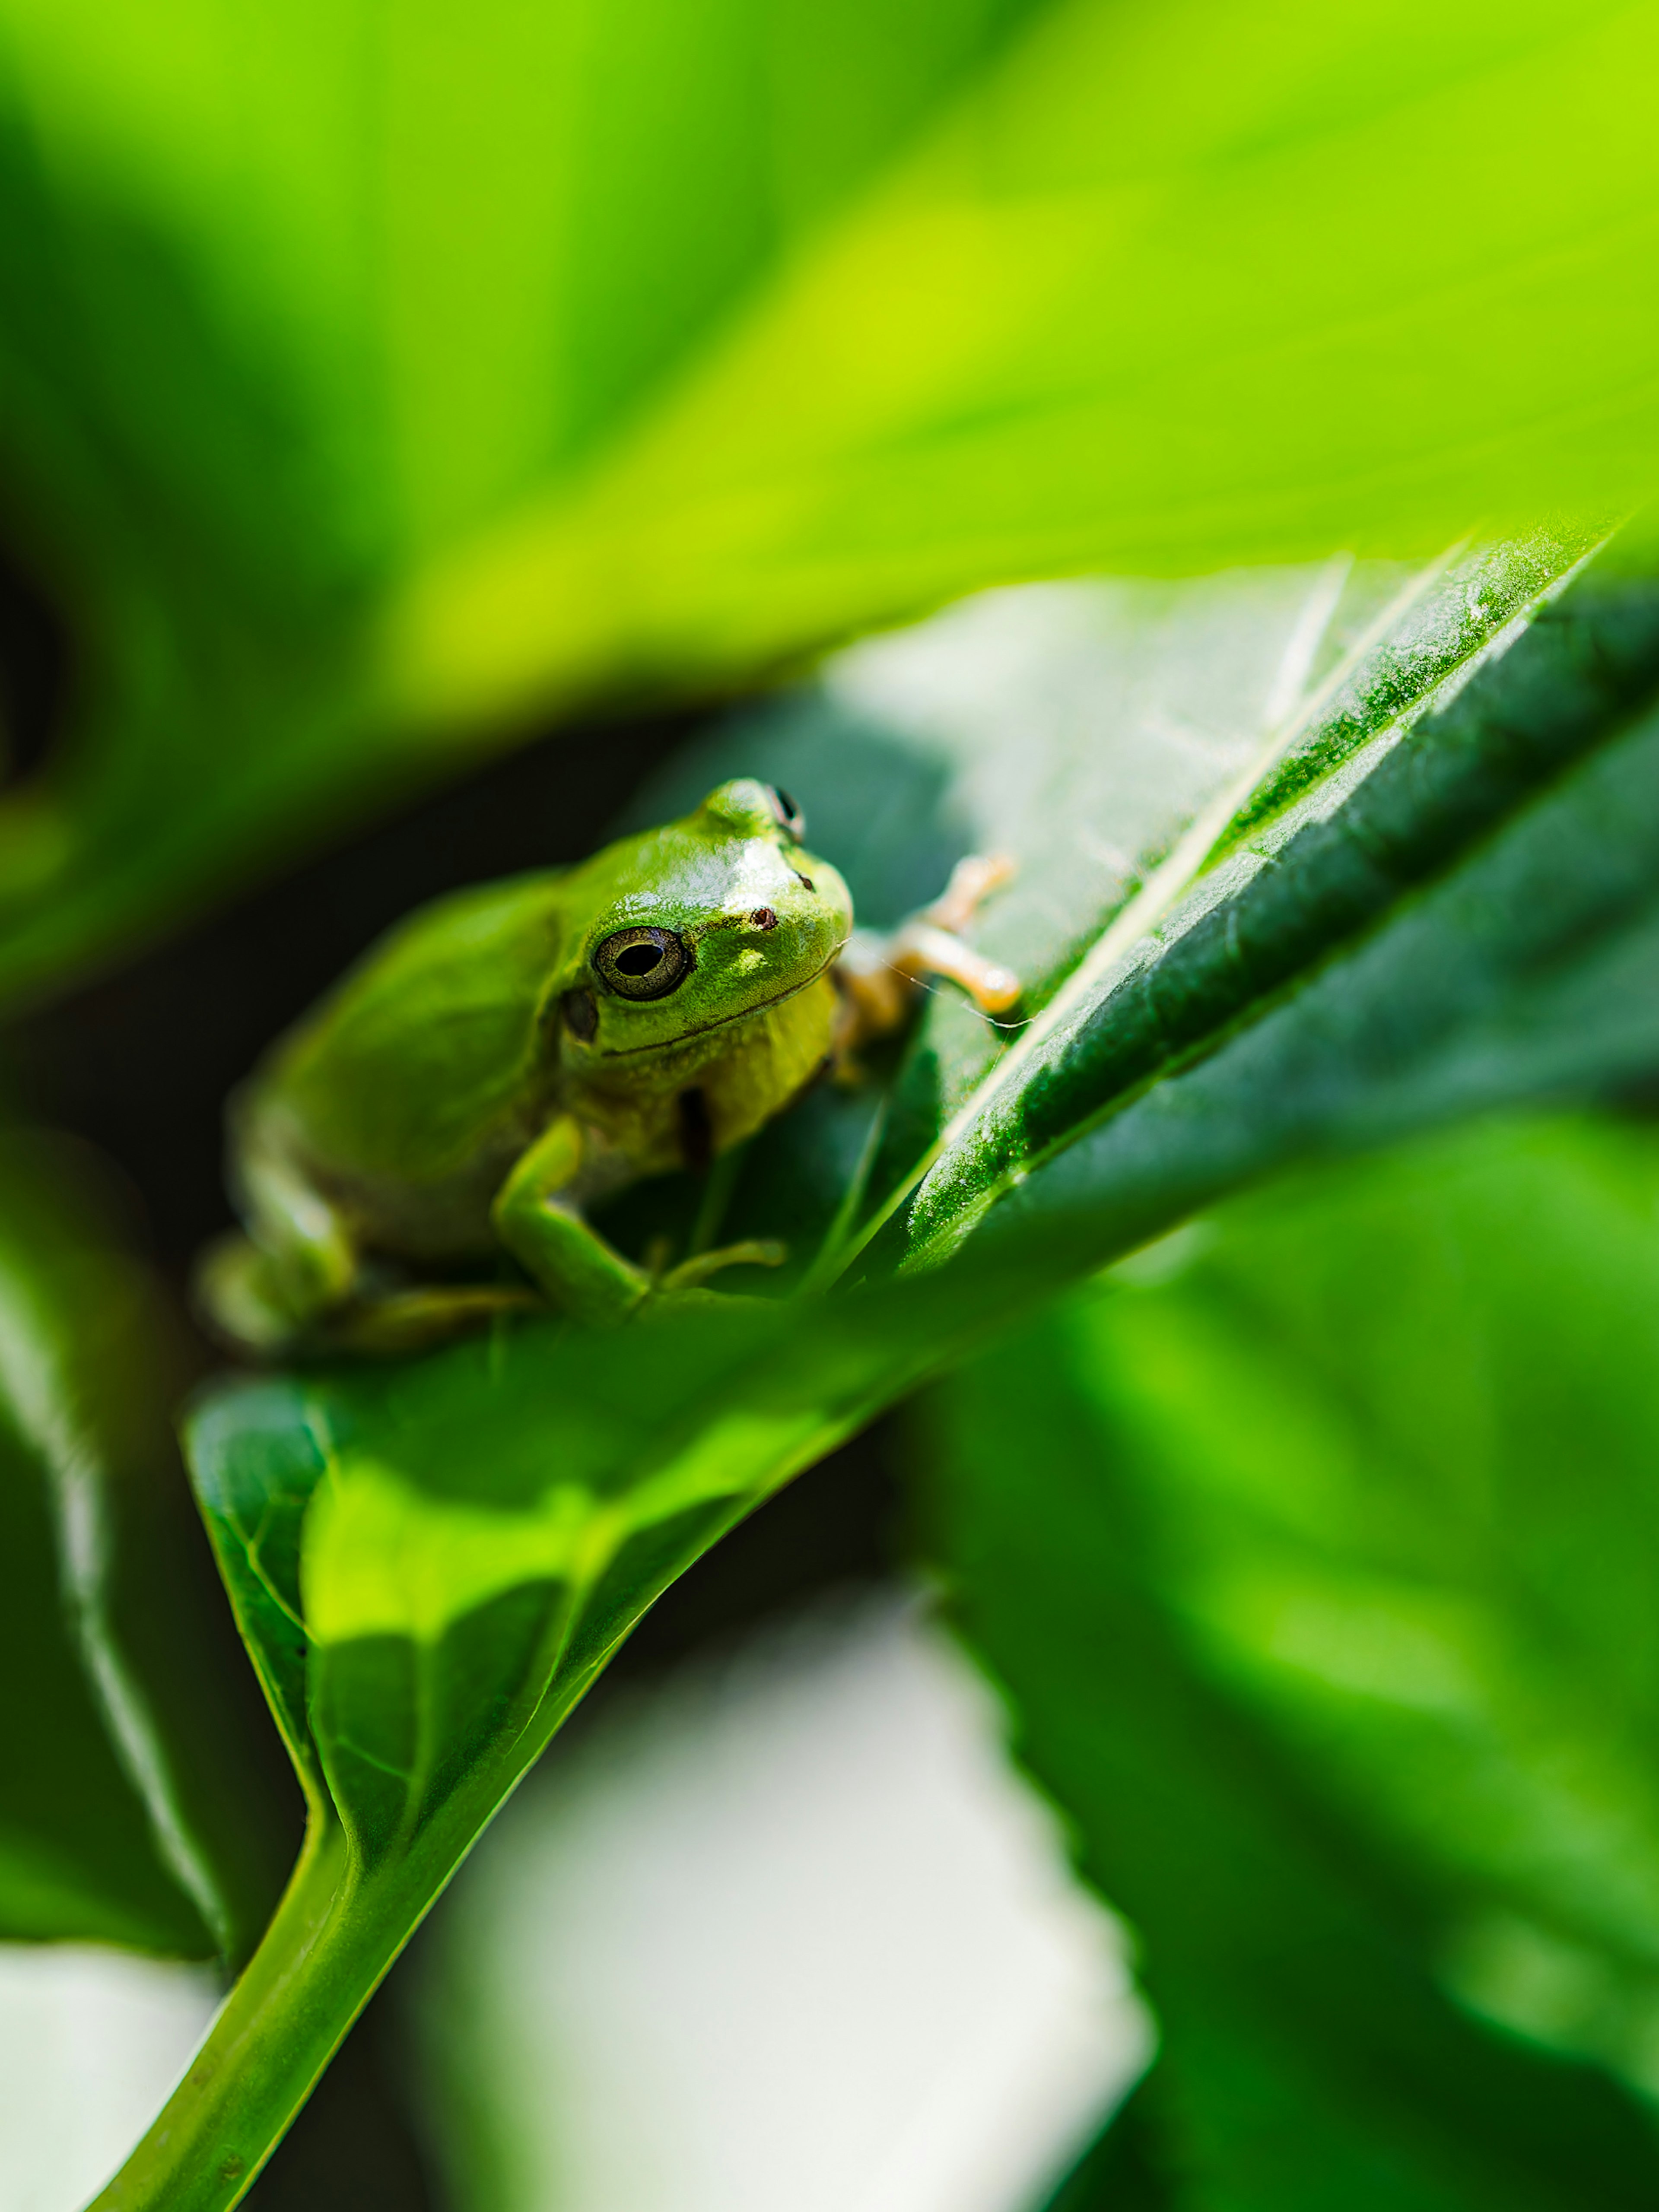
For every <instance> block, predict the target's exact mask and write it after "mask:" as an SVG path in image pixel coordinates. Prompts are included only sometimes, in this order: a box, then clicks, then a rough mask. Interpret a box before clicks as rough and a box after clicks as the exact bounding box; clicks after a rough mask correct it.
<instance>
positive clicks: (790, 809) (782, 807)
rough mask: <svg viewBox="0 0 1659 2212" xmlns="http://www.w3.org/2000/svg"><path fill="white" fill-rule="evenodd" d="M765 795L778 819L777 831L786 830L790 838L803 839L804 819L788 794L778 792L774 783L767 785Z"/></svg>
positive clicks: (804, 833)
mask: <svg viewBox="0 0 1659 2212" xmlns="http://www.w3.org/2000/svg"><path fill="white" fill-rule="evenodd" d="M766 795H767V797H768V798H769V799H770V800H771V802H772V811H773V812H774V813H775V815H776V816H777V817H778V827H779V829H783V830H787V833H788V835H789V836H792V837H796V838H799V837H804V836H805V835H806V817H805V815H804V814H803V813H802V812H801V811H800V809H799V806H797V805H796V804H795V802H794V800H793V799H791V797H790V796H789V794H788V793H787V791H780V790H779V789H778V787H777V786H776V784H775V783H769V784H768V785H767V787H766Z"/></svg>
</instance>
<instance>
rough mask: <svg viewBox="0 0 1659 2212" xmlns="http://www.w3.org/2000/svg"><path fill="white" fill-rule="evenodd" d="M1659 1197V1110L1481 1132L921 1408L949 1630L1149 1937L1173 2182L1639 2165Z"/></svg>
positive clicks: (1269, 1221)
mask: <svg viewBox="0 0 1659 2212" xmlns="http://www.w3.org/2000/svg"><path fill="white" fill-rule="evenodd" d="M1656 1207H1659V1143H1656V1140H1655V1137H1654V1134H1653V1133H1652V1131H1651V1130H1650V1128H1647V1127H1639V1128H1632V1127H1607V1126H1597V1125H1595V1124H1575V1123H1567V1124H1553V1125H1552V1124H1547V1123H1546V1124H1543V1125H1540V1126H1525V1125H1523V1126H1521V1127H1498V1128H1497V1129H1495V1130H1489V1129H1486V1128H1477V1129H1475V1130H1474V1131H1472V1132H1468V1133H1462V1134H1461V1135H1459V1136H1458V1137H1457V1138H1455V1139H1451V1140H1447V1139H1439V1140H1437V1143H1436V1144H1435V1145H1434V1146H1431V1147H1430V1148H1428V1149H1426V1150H1421V1151H1419V1152H1416V1153H1414V1154H1407V1155H1406V1156H1404V1157H1402V1158H1394V1159H1390V1160H1389V1161H1387V1162H1384V1163H1383V1164H1367V1165H1365V1166H1364V1167H1363V1168H1358V1169H1356V1168H1352V1167H1350V1168H1346V1169H1344V1170H1340V1171H1331V1170H1327V1171H1325V1172H1324V1173H1322V1174H1321V1175H1319V1176H1315V1177H1304V1179H1303V1180H1301V1181H1300V1182H1297V1183H1296V1184H1294V1185H1293V1186H1292V1187H1291V1188H1290V1189H1288V1190H1286V1191H1283V1192H1274V1193H1273V1194H1266V1195H1263V1196H1261V1197H1258V1198H1255V1199H1254V1200H1249V1201H1248V1202H1246V1203H1243V1204H1242V1205H1239V1206H1235V1207H1234V1208H1233V1209H1232V1210H1231V1211H1230V1212H1227V1213H1225V1214H1224V1215H1222V1216H1221V1217H1219V1218H1218V1219H1217V1220H1216V1221H1215V1223H1214V1224H1213V1225H1206V1227H1204V1228H1203V1229H1202V1230H1189V1231H1183V1232H1182V1237H1183V1238H1184V1239H1185V1243H1184V1244H1182V1245H1172V1246H1171V1247H1170V1248H1167V1249H1165V1250H1164V1251H1162V1252H1160V1253H1159V1254H1158V1255H1157V1257H1156V1259H1154V1256H1153V1255H1151V1254H1149V1255H1145V1256H1144V1257H1143V1258H1141V1259H1139V1260H1137V1261H1134V1262H1132V1263H1129V1264H1128V1266H1127V1268H1126V1269H1125V1270H1122V1271H1119V1274H1118V1277H1117V1279H1115V1280H1111V1279H1109V1281H1108V1282H1107V1283H1106V1284H1105V1285H1103V1286H1102V1287H1101V1288H1100V1289H1098V1290H1097V1291H1094V1292H1093V1293H1091V1296H1090V1297H1088V1298H1086V1299H1085V1300H1082V1301H1080V1302H1079V1303H1078V1304H1075V1305H1073V1307H1072V1308H1071V1309H1070V1310H1068V1312H1067V1314H1066V1317H1065V1320H1064V1322H1063V1323H1061V1324H1060V1325H1059V1326H1056V1325H1055V1324H1054V1323H1053V1322H1051V1323H1050V1324H1049V1325H1048V1328H1046V1329H1045V1330H1044V1331H1043V1332H1042V1334H1040V1335H1033V1336H1030V1337H1029V1338H1027V1339H1025V1340H1022V1341H1020V1342H1019V1343H1018V1344H1015V1345H1011V1346H1008V1347H1007V1348H1006V1349H1005V1350H1001V1351H999V1352H996V1353H994V1355H992V1356H990V1357H988V1358H985V1359H982V1360H981V1361H979V1362H977V1363H975V1365H974V1366H973V1367H972V1368H971V1369H970V1370H969V1371H968V1372H967V1373H966V1374H965V1375H964V1376H962V1377H961V1378H959V1379H958V1380H957V1381H956V1382H955V1383H952V1384H951V1386H950V1387H949V1388H948V1389H947V1390H945V1392H943V1393H942V1394H941V1395H940V1396H939V1400H938V1401H936V1410H937V1418H938V1420H939V1442H940V1450H941V1454H942V1463H941V1468H940V1475H941V1480H939V1484H938V1486H937V1499H936V1502H937V1506H938V1510H939V1522H940V1530H941V1535H942V1539H943V1541H944V1544H945V1550H946V1555H947V1557H948V1559H949V1560H950V1562H951V1567H952V1570H953V1571H954V1573H955V1574H956V1575H957V1577H958V1579H959V1583H960V1588H961V1592H962V1601H963V1619H964V1620H965V1621H966V1623H967V1626H968V1627H969V1632H970V1633H971V1634H972V1636H973V1637H974V1638H975V1640H976V1641H977V1642H978V1644H979V1645H980V1647H981V1650H983V1651H984V1652H985V1654H986V1655H987V1659H988V1662H989V1663H990V1664H991V1666H992V1667H993V1668H994V1670H995V1671H996V1672H997V1674H999V1675H1000V1678H1001V1679H1002V1680H1003V1681H1004V1682H1005V1684H1006V1686H1007V1689H1008V1692H1009V1695H1010V1697H1011V1699H1012V1702H1013V1705H1014V1706H1015V1709H1016V1711H1017V1714H1018V1723H1019V1733H1020V1741H1021V1747H1022V1754H1023V1756H1024V1758H1026V1759H1028V1760H1029V1762H1030V1765H1032V1767H1033V1769H1034V1771H1036V1774H1037V1776H1038V1778H1040V1779H1041V1780H1042V1782H1043V1783H1044V1784H1045V1785H1046V1786H1047V1787H1048V1789H1049V1790H1052V1791H1053V1792H1054V1795H1055V1796H1057V1797H1058V1798H1059V1800H1060V1803H1061V1804H1062V1806H1063V1807H1064V1808H1065V1809H1066V1813H1067V1814H1069V1816H1070V1818H1071V1820H1072V1821H1073V1826H1074V1832H1076V1833H1077V1834H1078V1836H1079V1845H1080V1849H1081V1851H1082V1855H1083V1859H1084V1863H1085V1866H1086V1868H1087V1869H1088V1870H1089V1871H1090V1872H1091V1875H1093V1877H1094V1878H1095V1879H1096V1880H1097V1881H1099V1882H1100V1883H1101V1885H1102V1886H1103V1887H1104V1888H1105V1890H1106V1891H1107V1893H1109V1895H1110V1896H1111V1897H1112V1899H1113V1900H1114V1902H1115V1903H1116V1904H1117V1905H1120V1906H1121V1908H1122V1909H1123V1910H1124V1911H1127V1912H1128V1913H1129V1915H1130V1916H1131V1917H1132V1918H1133V1920H1134V1921H1135V1923H1136V1924H1137V1925H1138V1927H1139V1931H1140V1934H1141V1937H1142V1941H1143V1947H1144V1949H1143V1960H1144V1970H1145V1973H1146V1980H1147V1984H1148V1987H1149V1989H1150V1990H1151V1992H1152V1996H1153V1997H1154V2000H1155V2002H1157V2004H1158V2010H1159V2015H1160V2019H1161V2021H1162V2024H1163V2033H1164V2041H1163V2047H1162V2048H1163V2056H1162V2058H1161V2060H1160V2063H1159V2069H1158V2076H1157V2077H1155V2084H1154V2085H1153V2086H1152V2087H1149V2091H1148V2096H1149V2099H1150V2100H1151V2101H1150V2105H1149V2108H1148V2109H1149V2111H1150V2112H1151V2114H1152V2118H1153V2121H1154V2136H1155V2139H1156V2140H1157V2141H1158V2142H1159V2144H1160V2146H1161V2161H1160V2162H1161V2163H1162V2164H1163V2166H1164V2167H1165V2169H1166V2170H1167V2171H1168V2172H1169V2173H1170V2175H1171V2176H1172V2177H1173V2178H1174V2179H1176V2181H1177V2182H1178V2183H1179V2184H1180V2185H1181V2186H1180V2187H1179V2188H1178V2190H1177V2194H1176V2202H1178V2203H1188V2202H1190V2203H1192V2204H1194V2206H1206V2207H1207V2206H1210V2205H1218V2206H1220V2205H1225V2206H1226V2207H1228V2208H1230V2212H1231V2208H1235V2207H1245V2206H1255V2205H1261V2206H1263V2207H1266V2206H1267V2205H1273V2206H1274V2207H1282V2206H1285V2205H1297V2204H1303V2203H1306V2204H1309V2205H1315V2204H1327V2203H1333V2202H1341V2203H1345V2204H1346V2203H1357V2204H1369V2203H1401V2202H1408V2203H1412V2204H1413V2205H1419V2204H1421V2205H1425V2206H1429V2205H1442V2204H1444V2205H1448V2206H1450V2205H1457V2206H1460V2207H1469V2206H1473V2205H1477V2204H1486V2203H1492V2204H1504V2205H1513V2204H1522V2203H1524V2204H1534V2203H1535V2204H1550V2203H1559V2204H1562V2205H1564V2206H1565V2205H1573V2206H1579V2207H1589V2206H1599V2205H1602V2204H1622V2203H1644V2202H1647V2201H1649V2199H1650V2197H1651V2196H1652V2193H1653V2191H1654V2189H1655V2187H1656V2185H1659V2166H1656V2157H1659V2152H1656V2146H1655V2139H1654V2136H1653V2135H1652V2132H1651V2127H1652V2123H1651V2121H1650V2119H1649V2118H1647V2116H1646V2113H1645V2112H1644V2120H1646V2126H1645V2129H1644V2126H1642V2125H1638V2124H1637V2122H1636V2119H1635V2111H1634V2108H1633V2107H1632V2106H1626V2107H1625V2108H1624V2109H1623V2110H1621V2109H1620V2105H1619V2103H1618V2101H1617V2100H1615V2099H1614V2098H1613V2096H1612V2095H1611V2094H1610V2093H1609V2092H1608V2089H1607V2087H1606V2086H1605V2085H1604V2084H1598V2083H1597V2081H1596V2079H1595V2075H1594V2073H1592V2072H1590V2071H1589V2070H1586V2069H1583V2068H1580V2067H1578V2066H1577V2065H1576V2064H1575V2063H1573V2062H1574V2061H1576V2060H1579V2059H1584V2058H1593V2059H1595V2060H1597V2061H1599V2062H1601V2064H1602V2065H1604V2066H1605V2067H1607V2068H1608V2069H1611V2070H1613V2072H1615V2073H1617V2074H1619V2075H1622V2076H1623V2078H1624V2079H1625V2081H1626V2082H1628V2083H1629V2084H1630V2085H1631V2086H1632V2088H1635V2089H1638V2090H1640V2091H1642V2092H1644V2093H1646V2094H1647V2095H1649V2096H1650V2095H1651V2093H1652V2090H1653V2088H1654V2086H1655V2082H1656V2075H1655V2071H1654V2059H1653V2051H1654V2047H1655V2045H1654V2031H1655V2022H1656V2020H1659V1887H1656V1881H1655V1874H1654V1869H1655V1866H1656V1863H1659V1794H1656V1790H1655V1786H1654V1777H1653V1742H1654V1737H1655V1729H1656V1724H1659V1645H1656V1642H1655V1638H1654V1632H1653V1618H1652V1613H1653V1608H1652V1602H1651V1593H1652V1587H1653V1580H1654V1574H1655V1570H1656V1564H1659V1562H1656V1541H1659V1533H1656V1532H1659V1522H1656V1497H1655V1483H1654V1468H1655V1465H1656V1446H1659V1359H1656V1356H1655V1354H1656V1350H1659V1343H1656V1321H1655V1316H1656V1312H1659V1255H1656V1251H1655V1247H1654V1241H1653V1234H1652V1225H1653V1222H1654V1218H1655V1211H1656ZM1482 2019H1484V2021H1486V2023H1488V2025H1487V2027H1485V2028H1483V2027H1480V2025H1479V2022H1480V2021H1481V2020H1482ZM1494 2029H1496V2030H1498V2031H1501V2032H1498V2033H1495V2032H1493V2031H1494ZM1640 2101H1641V2100H1638V2102H1640ZM1104 2155H1105V2154H1103V2162H1104ZM1080 2187H1081V2184H1080V2183H1079V2191H1080ZM1084 2201H1092V2200H1090V2199H1087V2198H1085V2199H1084ZM1105 2201H1109V2200H1105Z"/></svg>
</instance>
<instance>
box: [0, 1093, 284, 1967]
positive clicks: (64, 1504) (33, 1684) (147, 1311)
mask: <svg viewBox="0 0 1659 2212" xmlns="http://www.w3.org/2000/svg"><path fill="white" fill-rule="evenodd" d="M157 1304H158V1300H157V1291H156V1286H155V1284H154V1283H153V1282H152V1281H150V1280H149V1279H148V1277H147V1276H146V1275H145V1273H144V1272H143V1269H142V1267H140V1265H139V1264H138V1263H137V1261H135V1260H134V1259H133V1258H132V1257H131V1255H130V1254H129V1253H128V1252H127V1251H126V1250H125V1249H124V1248H123V1245H122V1243H121V1242H120V1241H119V1239H118V1234H117V1232H116V1231H115V1229H114V1227H113V1225H112V1220H111V1209H110V1207H109V1206H108V1203H107V1200H106V1197H105V1195H104V1194H102V1193H100V1189H99V1186H98V1182H97V1179H96V1177H95V1176H94V1175H93V1174H92V1173H91V1171H90V1169H89V1165H88V1163H87V1162H86V1161H84V1160H83V1159H82V1158H79V1157H78V1156H77V1154H76V1152H75V1151H74V1150H73V1149H72V1148H70V1147H69V1146H64V1145H54V1144H52V1143H50V1142H48V1141H47V1140H46V1139H38V1138H28V1137H23V1136H21V1135H18V1134H15V1133H13V1134H9V1135H8V1136H6V1137H5V1138H4V1139H3V1141H0V1516H3V1519H4V1523H5V1541H4V1543H3V1546H0V1558H3V1559H4V1562H5V1578H6V1581H5V1601H4V1604H3V1606H0V1669H3V1673H4V1676H5V1680H6V1681H7V1683H8V1686H9V1687H8V1692H7V1696H6V1699H5V1705H4V1721H3V1728H0V1935H3V1936H6V1937H9V1938H12V1939H19V1938H28V1939H34V1940H40V1939H46V1938H50V1939H57V1940H62V1939H66V1938H79V1939H82V1940H91V1941H97V1942H113V1943H120V1944H126V1945H131V1946H133V1947H135V1948H139V1949H143V1950H148V1951H156V1952H161V1953H166V1954H174V1955H179V1956H183V1957H186V1958H203V1957H207V1956H211V1955H213V1954H216V1953H222V1954H225V1955H227V1956H228V1957H229V1958H231V1959H232V1960H237V1959H240V1957H242V1956H245V1955H246V1953H247V1951H249V1950H250V1949H251V1948H252V1944H253V1941H254V1939H255V1938H256V1937H257V1936H258V1932H259V1929H260V1926H261V1924H262V1923H263V1922H264V1919H265V1917H267V1915H268V1913H269V1911H270V1905H271V1901H272V1898H273V1896H274V1893H275V1890H276V1881H277V1879H278V1877H279V1869H278V1868H277V1867H276V1865H275V1864H274V1863H273V1858H272V1854H273V1850H274V1849H275V1848H276V1839H275V1838H271V1837H269V1836H267V1835H264V1834H262V1833H261V1832H260V1829H259V1827H258V1825H257V1823H258V1819H259V1815H260V1814H261V1812H262V1811H263V1810H264V1807H263V1802H262V1793H261V1792H260V1790H258V1786H257V1782H256V1779H255V1776H254V1771H253V1770H252V1765H251V1762H250V1760H249V1759H248V1757H247V1755H246V1751H245V1750H244V1748H243V1747H242V1745H241V1742H240V1734H239V1732H240V1725H241V1723H242V1722H243V1719H244V1715H243V1714H242V1713H241V1712H240V1711H238V1710H236V1709H235V1708H234V1706H232V1705H228V1703H227V1701H226V1700H225V1699H224V1697H223V1696H222V1693H221V1692H220V1691H219V1689H218V1688H217V1686H216V1680H215V1677H216V1674H217V1671H218V1669H219V1668H220V1667H221V1666H222V1652H221V1651H220V1650H217V1649H216V1647H215V1644H214V1642H213V1640H212V1638H211V1636H210V1634H209V1633H208V1632H207V1627H206V1624H205V1622H204V1620H203V1618H202V1610H201V1609H202V1605H203V1601H204V1598H205V1599H206V1601H207V1602H208V1603H211V1602H212V1601H213V1594H212V1589H211V1576H210V1574H209V1576H208V1578H207V1581H206V1583H205V1584H204V1582H203V1580H202V1577H201V1576H200V1574H199V1572H197V1571H195V1570H196V1567H197V1562H196V1560H195V1559H194V1558H193V1556H192V1554H191V1551H190V1550H189V1548H188V1547H187V1542H186V1540H187V1539H188V1537H189V1536H190V1534H191V1531H190V1529H189V1528H188V1526H187V1525H186V1524H184V1523H182V1522H181V1520H180V1515H179V1508H180V1507H183V1506H185V1503H186V1500H185V1491H184V1485H183V1480H182V1473H181V1470H180V1468H179V1461H178V1455H177V1451H176V1449H175V1447H174V1445H173V1438H172V1436H171V1433H170V1431H169V1427H168V1421H167V1413H168V1406H167V1395H166V1389H165V1383H166V1377H167V1375H168V1373H169V1371H173V1373H174V1374H175V1375H176V1374H177V1372H178V1356H177V1352H178V1348H177V1346H173V1345H172V1344H169V1343H168V1341H167V1332H166V1329H165V1328H164V1327H162V1326H161V1323H160V1320H159V1316H158V1314H157Z"/></svg>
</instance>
